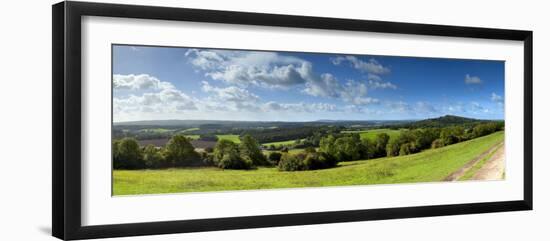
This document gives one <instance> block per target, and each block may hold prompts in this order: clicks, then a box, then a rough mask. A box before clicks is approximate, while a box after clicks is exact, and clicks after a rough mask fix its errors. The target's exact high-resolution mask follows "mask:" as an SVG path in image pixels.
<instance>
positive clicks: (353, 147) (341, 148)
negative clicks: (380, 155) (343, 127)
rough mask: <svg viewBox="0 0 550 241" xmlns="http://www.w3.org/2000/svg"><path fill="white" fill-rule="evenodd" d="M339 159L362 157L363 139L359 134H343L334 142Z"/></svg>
mask: <svg viewBox="0 0 550 241" xmlns="http://www.w3.org/2000/svg"><path fill="white" fill-rule="evenodd" d="M334 146H335V148H336V155H334V156H335V157H336V159H337V160H338V161H354V160H359V159H360V158H361V140H360V138H359V135H352V136H343V137H340V138H338V139H336V141H335V142H334Z"/></svg>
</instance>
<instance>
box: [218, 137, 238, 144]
mask: <svg viewBox="0 0 550 241" xmlns="http://www.w3.org/2000/svg"><path fill="white" fill-rule="evenodd" d="M216 136H217V137H218V140H230V141H232V142H235V143H241V139H239V135H216Z"/></svg>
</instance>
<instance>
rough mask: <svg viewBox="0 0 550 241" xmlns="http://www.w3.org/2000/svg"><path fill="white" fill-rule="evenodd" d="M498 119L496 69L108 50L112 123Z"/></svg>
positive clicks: (385, 59)
mask: <svg viewBox="0 0 550 241" xmlns="http://www.w3.org/2000/svg"><path fill="white" fill-rule="evenodd" d="M447 114H452V115H460V116H465V117H472V118H478V119H503V118H504V62H503V61H489V60H459V59H440V58H414V57H397V56H371V55H350V54H322V53H295V52H266V51H243V50H221V49H201V48H173V47H146V46H125V45H114V46H113V119H114V121H115V122H119V121H132V120H160V119H208V120H250V121H311V120H319V119H333V120H401V119H424V118H431V117H437V116H442V115H447Z"/></svg>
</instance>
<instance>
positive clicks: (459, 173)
mask: <svg viewBox="0 0 550 241" xmlns="http://www.w3.org/2000/svg"><path fill="white" fill-rule="evenodd" d="M503 146H504V145H502V143H499V144H496V145H494V146H493V147H491V148H490V149H489V150H487V151H484V152H483V153H481V154H480V155H479V156H477V157H476V158H474V159H472V160H471V161H469V162H468V163H466V164H465V165H464V166H463V167H461V168H460V169H458V170H456V171H455V172H453V173H451V174H450V175H449V176H447V177H445V179H443V181H457V180H458V179H460V178H461V177H462V176H464V174H466V172H468V170H470V168H472V167H473V166H474V165H475V164H476V163H478V162H479V161H481V159H483V158H484V157H485V156H487V155H489V154H490V153H491V152H493V151H494V150H496V149H497V148H500V149H504V148H502V147H503ZM496 154H497V153H495V154H494V155H493V156H496ZM503 158H504V155H503ZM491 159H492V158H491ZM502 162H503V163H504V161H502ZM487 163H489V162H487ZM487 163H486V164H485V165H487ZM480 171H481V170H480Z"/></svg>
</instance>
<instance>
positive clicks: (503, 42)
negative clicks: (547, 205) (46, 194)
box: [53, 1, 533, 239]
mask: <svg viewBox="0 0 550 241" xmlns="http://www.w3.org/2000/svg"><path fill="white" fill-rule="evenodd" d="M532 99H533V98H532V32H531V31H523V30H504V29H488V28H474V27H458V26H441V25H428V24H413V23H396V22H382V21H367V20H352V19H335V18H322V17H306V16H290V15H274V14H262V13H245V12H227V11H214V10H196V9H183V8H168V7H152V6H135V5H117V4H102V3H85V2H70V1H68V2H61V3H58V4H55V5H54V6H53V235H54V236H55V237H58V238H61V239H86V238H100V237H117V236H132V235H148V234H165V233H179V232H199V231H212V230H227V229H243V228H259V227H275V226H288V225H307V224H321V223H332V222H350V221H365V220H379V219H395V218H412V217H426V216H440V215H456V214H471V213H486V212H500V211H518V210H531V209H532Z"/></svg>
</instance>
